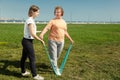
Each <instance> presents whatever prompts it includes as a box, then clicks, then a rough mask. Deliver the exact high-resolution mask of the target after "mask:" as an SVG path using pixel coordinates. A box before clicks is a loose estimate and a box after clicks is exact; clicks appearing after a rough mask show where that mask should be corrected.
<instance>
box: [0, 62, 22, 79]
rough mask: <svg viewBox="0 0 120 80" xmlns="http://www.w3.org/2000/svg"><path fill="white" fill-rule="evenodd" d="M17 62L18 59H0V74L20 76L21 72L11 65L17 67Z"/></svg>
mask: <svg viewBox="0 0 120 80" xmlns="http://www.w3.org/2000/svg"><path fill="white" fill-rule="evenodd" d="M19 63H20V62H19V61H8V60H0V74H2V75H8V76H15V77H19V78H21V77H22V76H21V74H20V73H19V72H18V71H15V70H14V69H13V67H15V68H19Z"/></svg>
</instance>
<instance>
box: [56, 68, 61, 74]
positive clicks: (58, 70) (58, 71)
mask: <svg viewBox="0 0 120 80" xmlns="http://www.w3.org/2000/svg"><path fill="white" fill-rule="evenodd" d="M56 71H57V75H58V76H61V73H60V69H59V68H57V69H56Z"/></svg>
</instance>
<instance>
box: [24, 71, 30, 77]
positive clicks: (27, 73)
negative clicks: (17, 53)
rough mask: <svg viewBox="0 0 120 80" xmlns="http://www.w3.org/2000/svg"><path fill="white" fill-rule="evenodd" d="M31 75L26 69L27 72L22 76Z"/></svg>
mask: <svg viewBox="0 0 120 80" xmlns="http://www.w3.org/2000/svg"><path fill="white" fill-rule="evenodd" d="M28 75H30V72H28V71H26V72H25V73H22V76H28Z"/></svg>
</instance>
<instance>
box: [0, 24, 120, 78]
mask: <svg viewBox="0 0 120 80" xmlns="http://www.w3.org/2000/svg"><path fill="white" fill-rule="evenodd" d="M44 26H45V25H38V30H41V29H43V27H44ZM68 32H69V33H70V35H71V37H72V38H73V39H74V41H75V44H74V45H73V48H72V51H71V52H70V55H69V58H68V60H67V63H66V65H65V68H64V70H63V74H62V76H60V77H58V76H56V75H54V73H53V71H52V69H51V68H50V63H49V60H48V57H47V55H46V53H45V50H44V48H43V46H42V44H41V43H40V42H39V41H36V40H35V42H34V43H35V44H34V48H35V54H36V65H37V73H39V74H41V75H42V76H43V77H45V80H120V24H74V25H73V24H69V25H68ZM22 37H23V24H0V80H32V77H31V76H29V77H22V76H21V75H20V67H19V65H20V64H19V63H20V57H21V50H22V46H21V39H22ZM44 40H45V42H46V44H47V34H46V35H45V38H44ZM69 44H70V42H69V41H68V40H67V39H66V40H65V47H64V50H63V53H62V55H61V58H60V60H59V64H60V63H61V60H62V59H63V56H64V54H65V51H66V50H67V48H68V46H69ZM27 70H30V68H29V63H28V60H27Z"/></svg>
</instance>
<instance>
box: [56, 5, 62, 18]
mask: <svg viewBox="0 0 120 80" xmlns="http://www.w3.org/2000/svg"><path fill="white" fill-rule="evenodd" d="M58 9H60V10H61V12H62V14H61V16H63V15H64V10H63V8H62V7H60V6H56V7H55V9H54V14H55V12H56V10H58Z"/></svg>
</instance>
